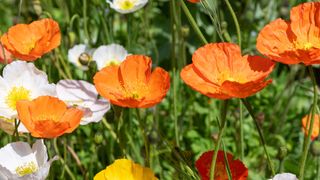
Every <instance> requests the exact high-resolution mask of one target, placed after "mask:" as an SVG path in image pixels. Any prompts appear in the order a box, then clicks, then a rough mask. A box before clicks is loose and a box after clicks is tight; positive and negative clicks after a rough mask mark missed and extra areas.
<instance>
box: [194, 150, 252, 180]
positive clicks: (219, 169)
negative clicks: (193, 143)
mask: <svg viewBox="0 0 320 180" xmlns="http://www.w3.org/2000/svg"><path fill="white" fill-rule="evenodd" d="M213 152H214V151H207V152H205V153H203V154H202V155H201V156H200V158H199V159H198V160H197V161H196V168H197V170H198V172H199V174H200V176H201V180H209V179H210V167H211V161H212V156H213V154H214V153H213ZM227 160H228V164H229V167H230V171H231V176H232V179H236V180H246V179H247V177H248V169H247V168H246V167H245V165H244V164H243V163H242V162H241V161H240V160H234V159H233V156H232V155H231V154H229V153H227ZM214 172H215V175H214V179H215V180H228V179H229V178H228V174H227V170H226V163H225V159H224V152H223V151H218V156H217V161H216V166H215V171H214Z"/></svg>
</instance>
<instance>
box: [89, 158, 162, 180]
mask: <svg viewBox="0 0 320 180" xmlns="http://www.w3.org/2000/svg"><path fill="white" fill-rule="evenodd" d="M93 179H94V180H108V179H126V180H157V179H158V178H156V177H155V175H154V173H153V172H152V170H151V169H150V168H146V167H143V166H141V165H139V164H136V163H134V162H133V161H131V160H129V159H117V160H116V161H115V162H114V163H113V164H111V165H109V166H108V167H107V168H106V169H105V170H102V171H101V172H99V173H98V174H96V176H95V177H94V178H93Z"/></svg>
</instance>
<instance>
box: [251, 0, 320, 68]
mask: <svg viewBox="0 0 320 180" xmlns="http://www.w3.org/2000/svg"><path fill="white" fill-rule="evenodd" d="M319 13H320V2H310V3H303V4H300V5H298V6H296V7H294V8H292V9H291V11H290V21H285V20H283V19H280V18H279V19H276V20H274V21H272V22H271V23H270V24H268V25H266V26H265V27H264V28H263V29H262V30H261V31H260V33H259V35H258V39H257V49H258V51H260V53H262V54H264V55H265V56H267V57H269V58H271V59H274V60H275V61H278V62H281V63H284V64H298V63H303V64H305V65H312V64H319V63H320V18H319Z"/></svg>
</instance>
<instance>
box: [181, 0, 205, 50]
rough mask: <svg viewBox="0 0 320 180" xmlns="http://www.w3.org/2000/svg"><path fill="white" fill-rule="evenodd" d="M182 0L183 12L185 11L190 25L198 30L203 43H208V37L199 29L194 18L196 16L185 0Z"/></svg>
mask: <svg viewBox="0 0 320 180" xmlns="http://www.w3.org/2000/svg"><path fill="white" fill-rule="evenodd" d="M180 2H181V7H182V10H183V12H184V13H185V15H186V16H187V18H188V20H189V23H190V25H191V26H192V28H193V30H194V31H195V32H196V34H197V35H198V37H199V38H200V40H201V42H202V43H203V44H208V41H207V40H206V38H205V37H204V35H203V34H202V32H201V30H200V29H199V27H198V25H197V23H196V21H195V20H194V18H193V17H192V15H191V13H190V11H189V9H188V7H187V5H186V4H185V3H184V0H180Z"/></svg>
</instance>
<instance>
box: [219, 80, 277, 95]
mask: <svg viewBox="0 0 320 180" xmlns="http://www.w3.org/2000/svg"><path fill="white" fill-rule="evenodd" d="M271 82H272V80H271V79H270V80H267V81H263V80H260V81H257V82H254V81H252V82H248V83H244V84H241V83H238V82H233V81H225V82H223V83H222V86H221V89H222V92H224V93H225V94H228V95H230V96H232V97H236V98H246V97H248V96H251V95H253V94H255V93H257V92H259V91H261V90H262V89H263V88H264V87H266V86H267V85H268V84H270V83H271Z"/></svg>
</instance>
